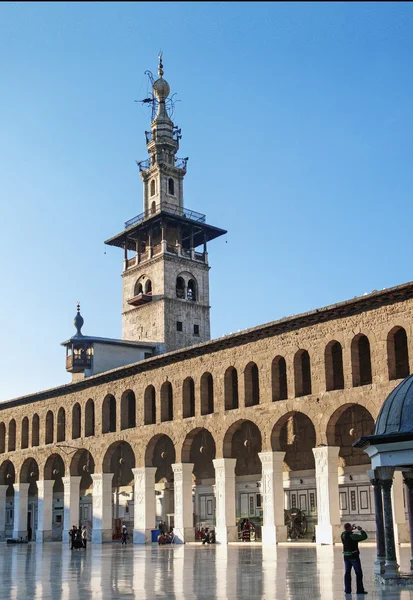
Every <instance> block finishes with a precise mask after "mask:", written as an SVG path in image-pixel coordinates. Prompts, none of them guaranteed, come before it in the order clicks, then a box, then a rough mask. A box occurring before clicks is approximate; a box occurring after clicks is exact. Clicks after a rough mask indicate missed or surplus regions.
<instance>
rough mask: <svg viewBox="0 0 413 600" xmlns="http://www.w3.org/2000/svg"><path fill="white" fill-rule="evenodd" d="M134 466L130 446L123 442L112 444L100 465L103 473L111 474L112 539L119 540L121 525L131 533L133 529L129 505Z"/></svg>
mask: <svg viewBox="0 0 413 600" xmlns="http://www.w3.org/2000/svg"><path fill="white" fill-rule="evenodd" d="M135 466H136V463H135V454H134V452H133V450H132V447H131V446H130V444H128V443H127V442H124V441H118V442H114V443H113V444H111V445H110V446H109V448H108V449H107V451H106V453H105V456H104V458H103V463H102V471H103V473H111V474H113V477H112V498H113V507H112V537H113V539H120V537H121V534H122V525H123V524H125V525H126V526H127V527H128V528H129V532H131V528H133V512H132V511H131V510H130V503H131V501H132V499H133V485H134V474H133V471H132V469H134V468H135Z"/></svg>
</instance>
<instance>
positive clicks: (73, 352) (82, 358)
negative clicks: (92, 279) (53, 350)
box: [66, 302, 93, 374]
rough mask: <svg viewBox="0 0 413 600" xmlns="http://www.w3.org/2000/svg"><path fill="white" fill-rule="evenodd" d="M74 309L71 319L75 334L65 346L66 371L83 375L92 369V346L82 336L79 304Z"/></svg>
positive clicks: (81, 318) (82, 322)
mask: <svg viewBox="0 0 413 600" xmlns="http://www.w3.org/2000/svg"><path fill="white" fill-rule="evenodd" d="M76 308H77V311H76V316H75V318H74V319H73V324H74V326H75V327H76V333H75V335H74V336H72V337H71V338H70V340H69V343H68V344H67V345H66V371H69V373H82V374H83V373H84V372H85V370H86V369H90V368H91V367H92V356H93V344H92V343H91V342H90V341H88V340H87V338H84V336H83V333H82V327H83V324H84V319H83V317H82V315H81V314H80V304H79V302H78V303H77V307H76Z"/></svg>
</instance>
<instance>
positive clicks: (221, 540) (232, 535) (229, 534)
mask: <svg viewBox="0 0 413 600" xmlns="http://www.w3.org/2000/svg"><path fill="white" fill-rule="evenodd" d="M215 539H216V543H217V544H228V543H229V542H237V541H238V527H237V526H236V525H234V526H233V527H215Z"/></svg>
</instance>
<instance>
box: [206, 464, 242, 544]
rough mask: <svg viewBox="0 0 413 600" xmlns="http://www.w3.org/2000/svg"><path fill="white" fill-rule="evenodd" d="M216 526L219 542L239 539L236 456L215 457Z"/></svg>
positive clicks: (224, 542)
mask: <svg viewBox="0 0 413 600" xmlns="http://www.w3.org/2000/svg"><path fill="white" fill-rule="evenodd" d="M212 462H213V463H214V468H215V496H216V522H217V524H216V527H215V535H216V541H217V543H218V544H228V542H236V541H237V526H236V525H235V519H236V511H235V464H236V462H237V460H236V459H235V458H215V459H214V460H213V461H212Z"/></svg>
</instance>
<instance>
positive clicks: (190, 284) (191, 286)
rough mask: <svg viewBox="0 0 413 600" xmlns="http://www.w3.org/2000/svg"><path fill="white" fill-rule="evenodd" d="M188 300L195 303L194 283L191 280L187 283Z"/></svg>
mask: <svg viewBox="0 0 413 600" xmlns="http://www.w3.org/2000/svg"><path fill="white" fill-rule="evenodd" d="M186 296H187V298H188V300H192V302H196V283H195V281H194V280H193V279H190V280H189V281H188V291H187V293H186Z"/></svg>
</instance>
